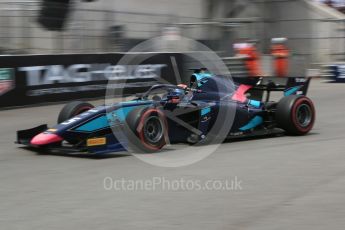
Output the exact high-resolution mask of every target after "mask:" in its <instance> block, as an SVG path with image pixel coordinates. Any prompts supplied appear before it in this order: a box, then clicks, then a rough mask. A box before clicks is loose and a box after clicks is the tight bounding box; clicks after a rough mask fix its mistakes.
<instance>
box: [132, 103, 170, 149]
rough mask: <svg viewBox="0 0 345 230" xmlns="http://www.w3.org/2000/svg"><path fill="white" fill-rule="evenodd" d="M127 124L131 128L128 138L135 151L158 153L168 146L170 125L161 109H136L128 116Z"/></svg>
mask: <svg viewBox="0 0 345 230" xmlns="http://www.w3.org/2000/svg"><path fill="white" fill-rule="evenodd" d="M126 122H127V125H128V128H129V132H128V131H127V134H129V135H127V137H128V138H129V142H130V145H131V146H130V147H132V148H133V149H134V150H137V151H139V152H157V151H159V150H160V149H162V148H163V147H164V145H166V137H167V133H168V132H167V127H168V125H167V121H166V118H165V116H164V114H163V113H162V112H161V111H160V110H159V109H156V108H137V109H134V110H133V111H131V112H130V113H129V114H128V116H127V118H126ZM131 134H132V135H131ZM133 134H134V135H133Z"/></svg>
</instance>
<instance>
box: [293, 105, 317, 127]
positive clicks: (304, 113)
mask: <svg viewBox="0 0 345 230" xmlns="http://www.w3.org/2000/svg"><path fill="white" fill-rule="evenodd" d="M312 116H313V115H312V110H311V108H310V106H309V105H307V104H302V105H300V106H298V108H297V110H296V117H297V122H298V124H299V125H300V126H301V127H303V128H305V127H308V126H309V125H310V123H311V121H312Z"/></svg>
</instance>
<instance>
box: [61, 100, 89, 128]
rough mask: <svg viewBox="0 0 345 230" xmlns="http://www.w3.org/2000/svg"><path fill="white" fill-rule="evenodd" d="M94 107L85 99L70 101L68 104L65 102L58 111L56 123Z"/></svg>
mask: <svg viewBox="0 0 345 230" xmlns="http://www.w3.org/2000/svg"><path fill="white" fill-rule="evenodd" d="M92 108H94V106H93V105H91V104H90V103H88V102H85V101H72V102H70V103H68V104H66V105H65V106H64V107H63V108H62V110H61V111H60V113H59V117H58V120H57V122H58V124H60V123H62V122H64V121H67V120H68V119H71V118H72V117H75V116H77V115H79V114H81V113H84V112H86V111H88V110H90V109H92Z"/></svg>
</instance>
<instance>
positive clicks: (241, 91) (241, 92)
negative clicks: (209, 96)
mask: <svg viewBox="0 0 345 230" xmlns="http://www.w3.org/2000/svg"><path fill="white" fill-rule="evenodd" d="M252 87H253V86H251V85H240V86H239V87H238V89H237V90H236V91H235V93H234V95H232V98H231V99H232V100H234V101H239V102H245V101H246V100H247V97H246V95H245V93H246V92H247V91H248V90H249V89H251V88H252Z"/></svg>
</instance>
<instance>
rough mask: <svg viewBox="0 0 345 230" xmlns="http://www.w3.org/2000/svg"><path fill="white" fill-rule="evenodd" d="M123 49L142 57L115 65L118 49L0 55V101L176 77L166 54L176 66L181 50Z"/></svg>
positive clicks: (81, 93)
mask: <svg viewBox="0 0 345 230" xmlns="http://www.w3.org/2000/svg"><path fill="white" fill-rule="evenodd" d="M126 55H134V56H133V57H135V60H138V59H140V60H143V61H142V62H141V63H140V64H132V65H131V64H130V63H129V65H118V64H117V63H118V61H119V60H120V59H121V58H122V57H123V56H124V53H107V54H70V55H68V54H66V55H22V56H0V63H1V64H0V107H10V106H22V105H30V104H37V103H47V102H57V101H66V100H74V99H80V98H97V97H102V96H105V91H106V87H107V83H108V80H112V81H111V82H112V85H111V87H115V88H116V87H117V84H116V82H119V83H123V82H126V84H125V89H124V91H123V93H124V94H134V93H137V92H141V91H143V90H146V89H147V88H149V87H150V86H151V85H153V84H155V83H156V82H157V80H158V79H160V78H161V79H164V80H165V81H168V82H170V83H173V84H175V83H176V79H175V76H174V69H173V66H172V61H171V59H172V58H174V63H175V62H176V63H177V66H178V68H180V66H181V65H180V64H181V54H178V53H157V54H152V53H132V54H126ZM175 68H176V67H175ZM119 86H120V84H119ZM121 86H122V84H121Z"/></svg>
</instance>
